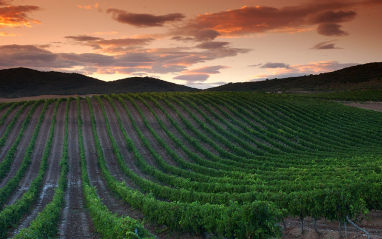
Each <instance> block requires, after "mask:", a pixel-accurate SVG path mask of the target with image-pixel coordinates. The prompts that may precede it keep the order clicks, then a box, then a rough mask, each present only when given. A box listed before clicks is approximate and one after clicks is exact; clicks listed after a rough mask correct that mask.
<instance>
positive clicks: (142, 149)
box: [114, 101, 155, 181]
mask: <svg viewBox="0 0 382 239" xmlns="http://www.w3.org/2000/svg"><path fill="white" fill-rule="evenodd" d="M125 102H126V103H128V102H127V101H125ZM114 103H115V106H116V108H117V110H118V112H119V115H120V117H121V121H122V125H123V126H124V128H125V130H126V133H127V134H128V136H129V137H130V139H131V140H132V141H133V142H134V144H135V147H137V149H138V151H139V152H140V153H141V154H142V156H143V157H144V158H145V160H147V161H153V160H154V159H152V156H151V154H150V152H148V150H147V149H146V147H145V146H144V145H143V143H142V141H141V140H140V138H139V137H138V135H137V133H136V131H135V129H134V127H133V125H132V123H131V121H130V118H129V116H128V114H127V112H126V110H125V108H123V106H122V104H121V103H120V102H117V101H115V102H114ZM127 106H128V109H129V111H130V113H131V114H132V115H133V111H132V110H133V108H134V107H133V106H132V105H130V104H127ZM137 124H138V123H137ZM135 161H136V159H135V158H125V162H126V164H127V165H128V166H129V167H130V169H131V170H133V171H134V172H135V173H137V174H138V175H139V176H140V177H142V178H145V179H148V180H154V179H153V177H151V176H150V175H146V174H144V173H143V172H142V171H141V170H140V169H139V168H138V167H137V166H136V165H135ZM148 163H150V162H148ZM154 181H155V180H154Z"/></svg>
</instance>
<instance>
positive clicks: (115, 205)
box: [81, 100, 143, 219]
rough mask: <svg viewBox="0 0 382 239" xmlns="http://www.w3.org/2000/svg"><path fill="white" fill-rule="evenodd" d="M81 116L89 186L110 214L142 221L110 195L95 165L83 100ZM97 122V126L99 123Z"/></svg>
mask: <svg viewBox="0 0 382 239" xmlns="http://www.w3.org/2000/svg"><path fill="white" fill-rule="evenodd" d="M81 116H82V120H83V126H82V128H83V135H84V147H85V157H86V161H87V167H88V174H89V179H90V183H91V185H92V186H93V187H96V188H97V193H98V196H99V197H100V198H101V200H102V201H103V203H104V204H105V205H106V206H107V207H108V209H109V210H110V211H111V212H113V213H116V214H117V215H118V216H122V215H125V216H130V217H132V218H136V219H143V215H142V214H141V213H140V212H139V211H138V210H133V209H132V208H131V207H130V206H129V205H126V204H125V202H124V201H122V200H120V199H117V198H116V197H115V196H113V195H112V193H111V192H110V191H109V188H108V187H107V185H106V182H105V181H104V179H103V178H102V176H101V174H102V173H101V172H100V169H99V167H98V165H97V154H96V149H95V142H94V138H93V133H92V126H91V121H90V113H89V108H88V105H87V102H86V101H85V100H82V101H81ZM97 120H98V119H97ZM97 122H98V125H99V124H100V123H99V121H97ZM98 125H97V127H98Z"/></svg>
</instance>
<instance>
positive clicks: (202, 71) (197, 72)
mask: <svg viewBox="0 0 382 239" xmlns="http://www.w3.org/2000/svg"><path fill="white" fill-rule="evenodd" d="M227 68H229V67H227V66H221V65H218V66H204V67H200V68H196V69H191V70H187V71H183V72H181V75H178V76H175V77H174V78H173V79H175V80H185V81H187V84H191V83H196V82H198V83H200V82H204V81H206V80H207V79H208V78H209V77H210V74H219V73H220V70H223V69H227Z"/></svg>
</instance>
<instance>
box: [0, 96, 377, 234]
mask: <svg viewBox="0 0 382 239" xmlns="http://www.w3.org/2000/svg"><path fill="white" fill-rule="evenodd" d="M381 121H382V113H381V112H375V111H370V110H364V109H358V108H355V107H350V106H344V105H341V104H339V103H335V102H329V101H322V100H319V99H309V98H302V97H294V96H286V95H270V94H254V93H229V92H221V93H211V92H210V93H142V94H126V95H101V96H93V97H92V98H89V97H87V98H80V97H78V98H67V99H48V100H44V99H41V100H36V101H32V100H31V101H19V102H4V103H0V205H2V206H1V207H0V210H1V211H0V238H6V237H15V238H48V237H58V238H155V237H156V238H274V237H288V238H296V237H298V238H338V237H340V236H342V237H345V236H347V237H348V238H367V237H366V233H365V232H362V231H361V230H359V229H357V228H356V227H355V226H354V225H353V224H352V223H354V224H355V225H357V226H359V227H361V228H365V229H366V230H367V231H368V232H369V233H370V236H371V238H382V213H381V209H382V178H381V172H382V164H381V163H382V157H381V156H382V143H381V142H382V124H381ZM367 216H369V218H370V220H369V221H368V220H366V219H367Z"/></svg>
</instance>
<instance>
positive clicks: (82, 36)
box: [65, 35, 103, 41]
mask: <svg viewBox="0 0 382 239" xmlns="http://www.w3.org/2000/svg"><path fill="white" fill-rule="evenodd" d="M65 38H68V39H71V40H75V41H97V40H103V38H100V37H92V36H86V35H80V36H66V37H65Z"/></svg>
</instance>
